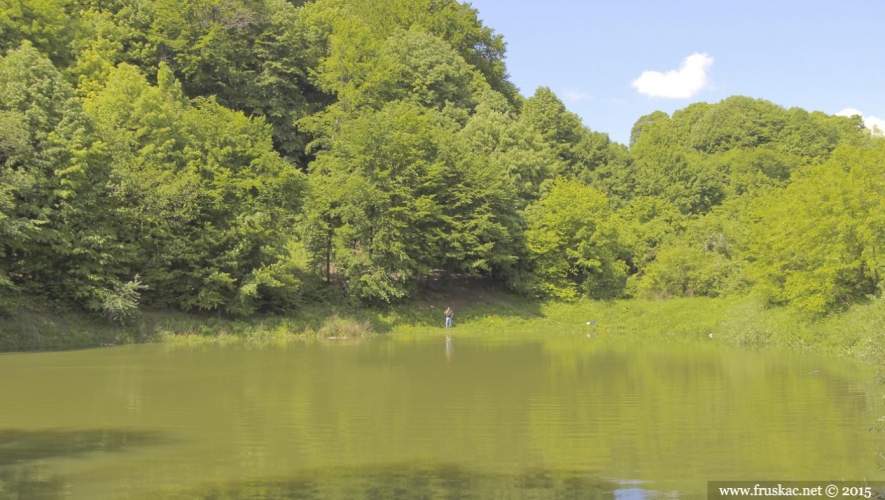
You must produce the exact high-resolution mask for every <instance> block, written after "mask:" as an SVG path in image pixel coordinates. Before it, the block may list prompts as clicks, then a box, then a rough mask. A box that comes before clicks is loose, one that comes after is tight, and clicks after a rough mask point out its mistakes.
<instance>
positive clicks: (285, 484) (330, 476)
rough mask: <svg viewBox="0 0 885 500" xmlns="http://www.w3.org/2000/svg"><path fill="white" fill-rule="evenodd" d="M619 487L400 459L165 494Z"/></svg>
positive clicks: (580, 494) (299, 499)
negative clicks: (408, 461) (395, 462)
mask: <svg viewBox="0 0 885 500" xmlns="http://www.w3.org/2000/svg"><path fill="white" fill-rule="evenodd" d="M624 488H628V487H624ZM618 489H619V485H618V484H616V483H612V482H610V481H605V480H601V479H597V478H594V477H592V476H589V475H586V474H584V473H578V472H570V471H556V470H549V469H527V470H523V471H520V472H518V473H515V474H506V473H494V472H480V471H476V470H473V469H468V468H465V467H462V466H459V465H449V464H420V463H418V464H416V463H401V464H391V465H383V466H369V467H360V468H352V469H351V468H335V469H328V470H314V471H309V472H307V473H305V474H304V475H303V476H302V475H299V476H296V477H293V478H291V479H273V480H267V481H260V480H259V481H246V482H242V483H233V484H227V485H212V486H208V487H206V488H203V489H199V490H193V491H188V492H182V493H171V492H162V495H163V498H167V499H169V500H210V499H216V500H221V499H224V500H247V499H256V498H274V499H279V500H319V499H328V500H333V499H342V500H343V499H352V500H433V499H447V500H456V499H457V500H481V499H487V498H508V499H536V500H547V499H551V500H552V499H560V500H572V499H574V500H577V499H591V500H593V499H612V498H616V497H617V493H618V492H617V490H618ZM502 495H503V496H502Z"/></svg>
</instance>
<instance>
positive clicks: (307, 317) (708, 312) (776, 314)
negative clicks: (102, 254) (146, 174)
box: [0, 290, 885, 363]
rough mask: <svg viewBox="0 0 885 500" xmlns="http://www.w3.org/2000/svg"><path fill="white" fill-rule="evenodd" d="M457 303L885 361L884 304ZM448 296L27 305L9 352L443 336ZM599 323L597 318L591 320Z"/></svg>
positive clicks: (3, 334) (551, 323)
mask: <svg viewBox="0 0 885 500" xmlns="http://www.w3.org/2000/svg"><path fill="white" fill-rule="evenodd" d="M470 298H471V301H470V303H465V304H462V305H461V306H459V307H456V316H455V326H454V329H453V330H452V331H451V332H449V333H454V334H457V335H462V336H465V335H470V336H477V335H482V336H487V335H509V334H524V333H539V332H540V333H575V334H588V335H598V336H608V337H617V338H622V339H625V340H629V341H637V342H641V341H646V340H649V341H651V340H656V341H660V340H664V341H674V340H677V341H702V342H716V343H724V344H732V345H742V346H758V347H772V348H781V349H794V350H814V351H819V352H828V353H833V354H839V355H845V356H851V357H856V358H859V359H861V360H864V361H866V362H869V363H883V362H885V301H883V300H871V301H869V302H867V303H864V304H860V305H855V306H853V307H852V308H850V309H849V310H848V311H847V312H844V313H841V314H834V315H831V316H828V317H810V316H805V315H802V314H799V313H796V312H792V311H789V310H787V309H783V308H767V307H765V306H764V305H763V304H762V303H761V302H760V301H758V300H756V299H754V298H752V297H741V298H718V299H712V298H700V297H695V298H682V299H671V300H645V299H634V300H624V301H608V302H600V301H580V302H576V303H555V302H538V301H533V300H529V299H525V298H522V297H518V296H515V295H512V294H508V293H505V292H502V291H500V290H498V291H495V290H492V291H489V290H484V291H480V292H478V293H475V294H474V296H472V297H470ZM451 300H452V299H451V297H450V296H446V295H444V294H441V295H439V296H437V297H425V298H423V299H422V300H416V301H413V302H411V303H408V304H402V305H399V306H396V307H390V308H381V309H358V308H352V307H347V306H332V305H328V304H314V305H310V306H307V307H304V308H302V309H300V310H299V311H298V312H297V313H294V314H291V315H288V316H255V317H250V318H248V319H236V318H225V317H218V316H216V315H210V314H207V315H192V314H184V313H178V312H148V313H142V314H140V315H139V316H137V317H136V318H134V320H133V321H131V322H130V323H129V324H127V325H117V324H111V323H109V322H108V321H104V320H102V319H101V318H96V317H93V316H89V315H85V314H79V313H66V314H50V313H45V312H33V311H24V310H22V311H18V312H13V313H12V314H10V315H7V316H6V317H5V318H3V319H0V350H4V351H20V350H34V349H71V348H83V347H93V346H100V345H116V344H124V343H134V342H154V341H163V342H181V343H194V342H222V341H241V340H246V341H257V342H288V341H293V340H298V339H302V340H303V339H311V340H322V339H342V338H357V337H365V336H369V335H379V334H380V335H390V334H393V335H404V334H415V335H424V334H431V335H432V334H443V333H444V332H445V330H444V328H443V326H444V316H443V311H444V310H445V307H446V305H447V304H448V303H450V302H451ZM588 322H593V323H594V324H593V325H588Z"/></svg>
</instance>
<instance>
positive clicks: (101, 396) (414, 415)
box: [0, 334, 885, 500]
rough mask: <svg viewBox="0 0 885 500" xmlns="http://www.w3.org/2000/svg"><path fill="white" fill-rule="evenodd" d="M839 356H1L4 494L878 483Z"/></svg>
mask: <svg viewBox="0 0 885 500" xmlns="http://www.w3.org/2000/svg"><path fill="white" fill-rule="evenodd" d="M881 398H882V393H881V387H880V386H879V385H878V384H877V383H876V377H875V373H874V372H873V371H872V370H870V369H869V368H866V367H863V366H860V365H858V364H855V363H852V362H850V361H848V360H845V359H839V358H833V357H823V356H813V355H807V354H798V353H784V352H762V351H748V350H740V349H734V348H724V347H720V346H717V345H715V343H714V342H713V341H710V342H709V343H699V344H685V343H672V344H660V343H656V344H644V343H640V342H630V343H620V342H615V341H609V340H606V339H602V338H600V339H590V338H587V337H584V336H580V335H559V334H552V335H537V336H520V337H515V338H505V337H474V338H461V337H459V336H458V335H457V334H456V335H455V336H454V339H453V340H452V341H451V342H450V343H448V344H447V342H446V340H445V338H444V337H442V336H441V335H438V334H433V335H427V336H399V337H391V338H376V339H372V340H368V341H361V342H352V341H337V342H336V341H330V342H324V343H291V344H287V345H283V346H275V345H263V346H257V345H247V344H235V345H219V346H216V345H202V346H198V347H181V346H178V347H176V346H169V345H139V346H124V347H115V348H103V349H94V350H84V351H71V352H50V353H24V354H0V500H7V499H15V500H31V499H41V500H42V499H47V500H53V499H77V500H80V499H83V500H87V499H88V500H103V499H153V498H158V499H160V498H162V499H166V498H168V499H173V500H184V499H188V500H198V499H199V500H210V499H214V500H245V499H250V500H253V499H260V498H283V499H379V500H381V499H435V498H440V499H487V498H491V499H510V498H513V499H517V498H518V499H523V498H524V499H548V498H550V499H553V498H557V499H570V498H575V499H578V498H616V499H634V498H636V499H638V498H645V497H659V498H660V497H670V498H704V497H705V496H706V495H705V492H706V483H707V481H709V480H803V479H804V480H828V479H844V480H861V479H878V480H881V479H883V476H885V474H883V473H882V472H881V471H879V470H878V468H879V467H880V466H882V465H883V461H885V460H883V459H882V458H880V457H879V453H880V452H881V451H883V450H885V446H883V441H882V439H881V434H879V433H876V432H871V431H870V427H871V426H873V425H875V424H876V423H877V419H878V418H879V417H880V416H881V415H882V414H883V409H882V406H881Z"/></svg>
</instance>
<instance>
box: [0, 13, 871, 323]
mask: <svg viewBox="0 0 885 500" xmlns="http://www.w3.org/2000/svg"><path fill="white" fill-rule="evenodd" d="M0 56H2V57H0V313H2V312H3V311H6V312H9V311H11V310H13V309H14V308H17V307H21V306H22V304H27V303H28V302H29V301H30V300H31V299H33V298H39V300H40V301H43V302H44V303H48V304H53V305H54V306H56V307H61V308H75V309H85V310H89V311H94V312H95V313H96V314H103V315H105V316H107V317H108V318H109V319H111V320H114V321H125V320H126V319H127V317H129V316H131V315H132V314H134V313H135V312H136V311H137V310H138V309H139V308H149V309H169V308H172V309H179V310H184V311H199V310H203V311H218V312H223V313H225V314H231V315H249V314H252V313H255V312H286V311H292V310H297V308H298V307H299V306H300V305H303V304H305V303H307V302H310V301H318V300H342V298H343V299H346V300H349V301H352V302H354V303H359V304H383V303H391V302H396V301H402V300H406V299H408V298H409V297H413V296H414V295H415V294H416V293H418V292H419V291H420V290H421V289H422V288H423V287H428V286H432V284H433V280H432V279H431V278H434V279H435V278H438V277H442V278H443V279H444V278H445V277H447V276H452V275H458V276H473V277H483V278H486V279H489V280H494V281H496V282H500V283H502V284H505V285H506V286H507V287H509V288H510V289H512V290H514V291H516V292H518V293H521V294H526V295H532V296H537V297H545V298H553V299H558V300H574V299H577V298H581V297H589V298H599V299H609V298H626V297H660V298H668V297H678V296H691V295H695V296H698V295H701V296H725V295H732V294H748V293H754V294H759V295H760V296H762V297H763V298H764V299H765V300H766V301H767V302H768V303H769V304H773V305H787V306H790V307H792V308H795V309H798V310H801V311H807V312H810V313H815V314H821V313H827V312H830V311H835V310H839V309H844V308H845V307H847V306H849V305H850V304H852V303H854V302H856V301H858V300H863V299H865V298H867V297H869V296H875V295H879V294H881V293H882V289H881V288H882V284H883V274H885V139H883V138H881V137H880V136H881V133H880V132H879V131H870V130H867V129H865V128H864V126H863V123H862V121H861V119H860V117H853V118H846V117H838V116H831V115H827V114H824V113H821V112H808V111H805V110H803V109H798V108H792V109H785V108H783V107H780V106H778V105H776V104H773V103H771V102H768V101H765V100H761V99H754V98H749V97H743V96H734V97H731V98H728V99H726V100H724V101H722V102H719V103H717V104H707V103H697V104H692V105H690V106H688V107H686V108H685V109H682V110H680V111H677V112H675V113H673V114H672V116H671V115H668V114H666V113H663V112H655V113H652V114H650V115H647V116H643V117H640V118H639V119H638V120H637V121H636V124H635V126H634V127H633V130H632V132H631V135H630V143H629V144H628V145H622V144H617V143H614V142H612V141H611V140H610V139H609V137H608V136H607V135H606V134H603V133H599V132H594V131H591V130H589V129H588V128H586V127H585V126H584V125H583V124H582V122H581V120H580V119H579V118H578V116H577V115H575V114H573V113H571V112H569V111H568V110H567V109H566V107H565V105H564V104H563V102H562V101H561V100H560V99H559V98H558V97H557V96H556V95H555V94H554V93H553V92H552V91H551V90H550V89H548V88H539V89H537V90H535V91H534V93H533V94H532V95H531V96H530V97H526V96H523V95H521V94H520V93H519V90H518V89H517V88H516V87H515V86H514V85H513V84H512V83H511V82H510V81H509V80H508V76H507V72H506V67H505V59H504V57H505V43H504V40H503V38H502V36H501V35H499V34H496V33H495V32H494V31H493V30H492V29H491V28H489V27H487V26H485V25H483V23H482V22H481V21H480V20H479V18H478V14H477V12H476V10H475V9H473V8H471V7H470V6H469V4H463V3H458V2H457V1H455V0H389V1H386V2H372V1H368V0H313V1H306V2H305V1H298V0H0Z"/></svg>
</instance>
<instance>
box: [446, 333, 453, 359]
mask: <svg viewBox="0 0 885 500" xmlns="http://www.w3.org/2000/svg"><path fill="white" fill-rule="evenodd" d="M446 361H448V362H449V363H451V362H452V336H451V335H446Z"/></svg>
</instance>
